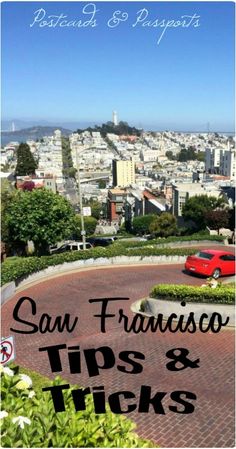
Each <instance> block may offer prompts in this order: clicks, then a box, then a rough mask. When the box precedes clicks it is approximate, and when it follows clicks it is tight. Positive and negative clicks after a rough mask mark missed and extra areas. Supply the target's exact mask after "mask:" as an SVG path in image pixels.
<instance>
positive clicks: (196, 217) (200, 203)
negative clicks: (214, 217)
mask: <svg viewBox="0 0 236 449" xmlns="http://www.w3.org/2000/svg"><path fill="white" fill-rule="evenodd" d="M223 205H225V200H224V199H223V198H216V197H214V196H207V195H196V196H193V197H192V198H189V199H188V200H187V201H186V203H185V205H184V206H183V210H182V216H183V218H184V219H185V220H192V221H193V222H194V223H195V224H196V226H197V228H198V229H199V230H200V229H205V227H206V225H207V221H206V218H205V214H206V213H207V212H208V211H212V210H215V209H217V208H219V207H222V206H223Z"/></svg>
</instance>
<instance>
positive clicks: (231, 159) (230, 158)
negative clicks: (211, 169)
mask: <svg viewBox="0 0 236 449" xmlns="http://www.w3.org/2000/svg"><path fill="white" fill-rule="evenodd" d="M235 168H236V167H235V150H227V151H225V152H224V153H223V154H222V155H221V161H220V174H222V175H223V176H228V177H229V178H230V179H235V178H236V170H235Z"/></svg>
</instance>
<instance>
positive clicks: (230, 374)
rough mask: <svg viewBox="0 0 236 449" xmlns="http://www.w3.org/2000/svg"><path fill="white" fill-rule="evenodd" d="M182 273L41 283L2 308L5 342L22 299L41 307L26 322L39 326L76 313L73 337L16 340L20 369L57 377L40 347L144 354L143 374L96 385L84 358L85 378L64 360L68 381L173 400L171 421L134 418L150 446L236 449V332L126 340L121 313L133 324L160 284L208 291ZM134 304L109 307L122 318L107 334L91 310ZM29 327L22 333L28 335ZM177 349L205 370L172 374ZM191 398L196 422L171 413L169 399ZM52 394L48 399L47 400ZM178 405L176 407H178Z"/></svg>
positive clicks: (128, 271) (107, 373) (105, 272)
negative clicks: (179, 394)
mask: <svg viewBox="0 0 236 449" xmlns="http://www.w3.org/2000/svg"><path fill="white" fill-rule="evenodd" d="M181 269H182V266H180V265H166V266H159V267H157V266H153V265H151V266H136V267H127V268H124V267H122V268H113V269H97V270H93V271H84V272H78V273H73V274H69V275H64V276H61V277H58V278H56V279H52V280H48V281H45V282H41V283H40V284H38V285H34V286H32V287H30V288H28V289H26V290H24V292H20V293H18V294H17V295H15V297H14V298H13V299H11V300H10V301H8V302H7V303H6V304H5V305H4V306H3V308H2V334H3V335H6V336H7V335H9V334H10V333H11V334H12V332H10V327H13V328H14V327H15V328H16V327H19V326H20V325H19V324H18V323H15V322H14V321H13V318H12V311H13V307H14V305H15V304H16V302H17V300H18V299H19V298H20V297H21V296H30V297H32V298H33V299H34V300H35V301H36V304H37V314H36V316H34V317H33V318H32V316H31V313H30V307H29V305H24V308H23V309H22V317H23V319H25V320H29V321H31V322H34V323H38V321H39V318H40V316H41V314H42V313H49V314H50V315H51V316H53V317H55V316H57V315H64V313H70V314H71V315H72V316H78V317H79V322H78V324H77V326H76V328H75V330H74V331H73V332H72V333H71V334H70V333H67V332H63V333H62V334H60V333H59V332H57V331H55V332H53V333H51V334H41V333H36V334H32V335H23V334H16V333H15V334H14V335H15V339H16V352H17V360H16V361H17V362H18V363H19V364H20V365H23V366H25V367H28V368H30V369H33V370H36V371H38V372H40V373H42V374H45V375H47V376H49V377H53V376H52V374H51V372H50V367H49V363H48V359H47V355H46V353H44V352H43V353H42V352H39V351H38V348H39V347H42V346H48V345H54V344H58V343H66V344H67V345H68V346H70V345H80V348H81V351H82V350H83V349H88V348H92V347H99V346H102V345H108V346H110V347H111V348H112V349H113V351H114V353H115V355H116V357H117V358H116V360H117V361H118V354H119V352H120V351H123V350H132V351H134V350H136V351H140V352H142V353H143V354H145V361H144V362H143V367H144V369H143V372H142V373H140V374H139V375H132V374H125V373H122V372H120V371H118V370H117V368H116V367H114V368H112V369H108V370H104V372H102V373H101V374H100V376H98V377H92V378H89V376H88V374H87V369H86V365H85V362H84V358H83V356H82V373H81V374H70V372H69V368H68V361H67V356H66V351H65V353H64V352H63V356H62V364H63V378H65V379H67V380H68V381H70V382H71V383H77V384H79V385H81V386H91V387H92V386H100V385H104V386H105V391H106V393H107V394H109V393H114V392H116V391H119V390H124V389H127V390H129V391H132V392H134V393H135V395H136V397H137V401H138V398H139V390H140V386H141V385H150V386H151V387H152V392H153V393H156V392H157V391H163V392H167V393H168V395H167V396H166V398H165V400H164V402H163V404H164V406H165V411H166V414H165V415H158V414H155V413H154V411H152V407H150V411H149V413H137V412H132V413H129V414H127V416H128V417H129V418H132V419H133V420H134V421H135V422H136V423H137V431H138V433H139V435H140V436H143V437H146V438H149V439H151V440H153V441H154V442H155V443H157V444H158V445H160V446H161V447H233V446H234V332H233V331H232V330H229V329H226V330H224V331H222V332H220V333H219V334H209V333H207V334H203V333H200V332H196V333H195V334H180V333H178V334H172V333H164V334H161V333H159V332H156V333H151V332H148V333H146V334H133V333H125V332H124V331H123V328H122V326H121V325H120V324H119V323H118V318H117V312H118V309H119V308H121V307H122V308H123V309H124V311H125V313H126V314H128V315H129V316H130V317H132V316H133V315H132V313H131V311H130V305H131V303H132V302H133V301H135V300H137V299H139V298H142V297H145V296H147V295H148V292H149V291H150V288H151V287H152V286H153V285H154V284H155V283H160V282H164V283H169V282H173V283H186V284H194V285H200V284H202V282H203V281H202V279H199V278H196V277H190V276H187V275H185V274H183V273H182V271H181ZM115 296H127V297H129V298H130V300H129V301H121V302H119V303H115V304H111V305H110V306H109V312H110V313H116V317H115V318H111V319H109V320H108V325H107V332H106V333H105V334H102V333H100V326H99V319H98V318H95V317H94V316H93V315H94V314H96V313H99V312H98V311H100V306H99V305H98V304H89V302H88V300H89V299H90V298H94V297H95V298H101V297H115ZM22 327H23V325H21V328H22ZM174 347H185V348H187V349H188V350H189V351H190V355H191V358H192V360H195V359H197V358H200V368H198V369H191V368H187V369H185V370H183V371H179V372H170V371H168V370H167V369H166V363H167V358H166V356H165V353H166V351H167V350H169V349H171V348H174ZM178 389H179V390H187V391H190V392H194V393H195V394H196V395H197V401H196V408H195V411H194V413H193V414H190V415H184V414H183V415H181V414H177V413H173V412H171V411H169V409H168V408H167V406H168V404H170V403H171V400H170V399H169V394H170V393H171V392H172V391H176V390H178ZM44 394H46V393H44ZM173 405H174V404H173Z"/></svg>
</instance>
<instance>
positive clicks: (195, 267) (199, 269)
mask: <svg viewBox="0 0 236 449" xmlns="http://www.w3.org/2000/svg"><path fill="white" fill-rule="evenodd" d="M185 270H186V271H188V272H191V273H197V274H202V275H204V276H207V277H213V278H214V279H218V278H219V277H220V276H225V275H229V274H235V255H234V254H232V253H230V252H226V251H218V250H214V249H204V250H202V251H199V252H198V253H197V254H195V255H194V256H188V257H187V259H186V262H185Z"/></svg>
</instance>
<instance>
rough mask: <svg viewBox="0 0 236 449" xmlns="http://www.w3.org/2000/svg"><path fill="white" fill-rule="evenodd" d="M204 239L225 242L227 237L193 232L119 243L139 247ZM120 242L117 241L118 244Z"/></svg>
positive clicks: (129, 246) (126, 246)
mask: <svg viewBox="0 0 236 449" xmlns="http://www.w3.org/2000/svg"><path fill="white" fill-rule="evenodd" d="M203 240H208V241H213V242H223V241H224V240H225V237H223V236H222V235H209V234H201V233H197V234H192V235H186V236H182V237H174V236H173V237H166V238H160V239H153V240H146V241H133V240H131V241H124V242H123V241H122V240H121V241H119V244H122V246H124V248H139V247H143V246H151V245H163V244H166V243H178V242H179V243H181V242H192V241H196V242H201V241H203ZM117 244H118V243H115V245H117Z"/></svg>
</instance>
